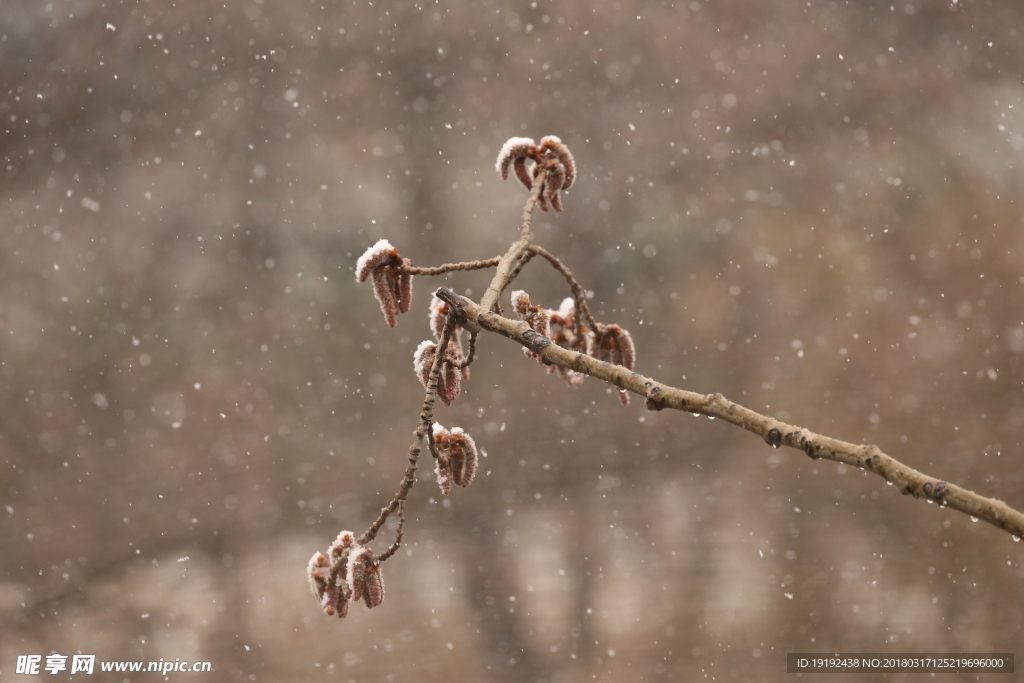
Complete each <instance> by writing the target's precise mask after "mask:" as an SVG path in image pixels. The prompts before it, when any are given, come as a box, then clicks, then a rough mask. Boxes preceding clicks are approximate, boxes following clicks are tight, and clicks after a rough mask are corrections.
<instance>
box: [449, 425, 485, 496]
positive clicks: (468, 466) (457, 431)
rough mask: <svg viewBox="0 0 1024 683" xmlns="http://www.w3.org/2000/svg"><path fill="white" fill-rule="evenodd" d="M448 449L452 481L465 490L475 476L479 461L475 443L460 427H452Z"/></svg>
mask: <svg viewBox="0 0 1024 683" xmlns="http://www.w3.org/2000/svg"><path fill="white" fill-rule="evenodd" d="M449 449H450V456H449V458H450V460H451V468H452V480H453V481H454V482H455V483H456V484H458V485H459V486H461V487H463V488H465V487H467V486H469V485H470V483H471V482H472V481H473V477H474V476H476V470H477V463H478V461H479V459H480V456H479V454H478V452H477V449H476V443H474V442H473V437H471V436H470V435H469V434H467V433H466V432H465V431H464V430H463V429H462V428H461V427H453V428H452V430H451V435H450V437H449Z"/></svg>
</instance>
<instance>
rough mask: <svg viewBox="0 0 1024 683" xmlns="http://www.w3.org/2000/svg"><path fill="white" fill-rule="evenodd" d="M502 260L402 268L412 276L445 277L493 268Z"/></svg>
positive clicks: (405, 265) (403, 266)
mask: <svg viewBox="0 0 1024 683" xmlns="http://www.w3.org/2000/svg"><path fill="white" fill-rule="evenodd" d="M499 260H500V259H499V258H498V257H497V256H495V257H494V258H489V259H484V260H482V261H463V262H461V263H445V264H443V265H440V266H433V267H430V268H427V267H418V266H410V265H409V264H407V263H406V264H403V265H402V266H401V268H402V271H403V272H405V273H409V274H410V275H444V274H445V273H452V272H455V271H459V270H482V269H484V268H493V267H494V266H496V265H498V261H499Z"/></svg>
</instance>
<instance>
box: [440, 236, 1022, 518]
mask: <svg viewBox="0 0 1024 683" xmlns="http://www.w3.org/2000/svg"><path fill="white" fill-rule="evenodd" d="M538 253H539V252H538ZM435 295H436V296H437V297H438V298H440V299H442V300H443V301H445V302H446V303H447V304H448V305H449V306H450V307H451V311H452V315H455V316H456V317H457V319H458V322H459V324H461V325H463V326H464V327H467V328H469V329H477V328H478V329H483V330H486V331H488V332H494V333H497V334H500V335H502V336H504V337H507V338H509V339H511V340H512V341H514V342H517V343H519V344H521V345H522V346H525V347H526V348H528V349H529V350H530V351H533V352H534V353H536V354H537V355H539V356H540V358H541V359H542V360H543V361H544V362H545V363H548V364H553V365H559V366H561V367H563V368H566V369H568V370H575V371H576V372H579V373H583V374H586V375H590V376H592V377H597V378H598V379H603V380H605V381H606V382H610V383H611V384H614V385H615V386H617V387H619V388H620V389H622V390H625V391H630V392H632V393H634V394H637V395H639V396H642V397H644V398H645V399H646V400H647V408H648V409H649V410H662V409H664V408H673V409H676V410H685V411H688V412H691V413H696V414H699V415H707V416H709V417H716V418H719V419H721V420H724V421H725V422H728V423H730V424H734V425H736V426H738V427H742V428H743V429H746V430H747V431H749V432H753V433H754V434H757V435H758V436H760V437H761V438H762V439H764V440H765V442H766V443H768V445H770V446H772V447H774V448H778V447H780V446H789V447H791V448H797V449H799V450H802V451H804V452H805V453H806V454H807V455H808V456H810V457H811V458H814V459H818V458H824V459H826V460H834V461H836V462H841V463H844V464H847V465H852V466H854V467H859V468H861V469H865V470H868V471H869V472H874V473H875V474H877V475H878V476H880V477H882V478H883V479H885V480H886V481H888V482H889V483H891V484H893V485H894V486H896V488H897V489H898V490H899V491H900V492H901V493H903V494H904V495H912V496H914V497H915V498H924V499H926V500H931V501H934V502H936V503H938V504H939V505H940V506H947V507H950V508H953V509H954V510H958V511H960V512H963V513H964V514H967V515H971V516H972V517H977V518H978V519H982V520H985V521H986V522H988V523H989V524H992V525H994V526H997V527H999V528H1000V529H1003V530H1004V531H1007V532H1009V533H1011V534H1013V536H1014V538H1021V537H1022V536H1024V513H1021V512H1019V511H1018V510H1015V509H1013V508H1011V507H1010V506H1008V505H1007V504H1006V503H1005V502H1003V501H1001V500H997V499H995V498H987V497H985V496H982V495H980V494H978V493H975V492H974V491H971V490H969V489H965V488H963V487H961V486H957V485H956V484H951V483H949V482H947V481H944V480H942V479H938V478H936V477H932V476H930V475H927V474H924V473H923V472H920V471H918V470H916V469H914V468H912V467H909V466H907V465H904V464H903V463H901V462H900V461H898V460H896V459H895V458H893V457H891V456H889V455H886V454H885V453H883V452H882V450H881V449H880V448H879V447H878V446H875V445H866V444H859V445H858V444H853V443H849V442H847V441H841V440H839V439H834V438H831V437H828V436H824V435H822V434H817V433H815V432H812V431H810V430H809V429H804V428H803V427H797V426H796V425H791V424H788V423H785V422H782V421H781V420H776V419H775V418H772V417H768V416H766V415H761V414H760V413H757V412H755V411H753V410H750V409H749V408H745V407H743V406H741V405H739V404H738V403H733V402H732V401H730V400H728V399H727V398H725V397H724V396H722V395H721V394H698V393H694V392H692V391H686V390H684V389H678V388H676V387H672V386H669V385H667V384H662V383H661V382H658V381H656V380H653V379H651V378H649V377H645V376H643V375H641V374H639V373H637V372H631V371H629V370H627V369H626V368H624V367H622V366H619V365H612V364H611V363H607V362H602V361H599V360H597V359H595V358H593V357H591V356H588V355H586V354H585V353H582V352H579V351H570V350H568V349H563V348H562V347H560V346H558V345H556V344H554V343H553V342H552V341H551V340H550V339H549V338H547V337H545V336H543V335H540V334H538V333H537V332H535V331H533V330H531V329H530V327H529V326H528V325H527V324H526V323H525V322H523V321H517V320H511V319H509V318H505V317H502V316H500V315H498V314H496V313H493V312H491V311H490V310H488V309H487V308H485V307H483V306H480V305H479V304H476V303H474V302H473V301H472V300H470V299H468V298H466V297H464V296H460V295H458V294H456V293H455V292H453V291H452V290H450V289H448V288H446V287H442V288H440V289H438V290H437V292H436V293H435Z"/></svg>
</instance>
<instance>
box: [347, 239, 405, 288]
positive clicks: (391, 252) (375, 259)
mask: <svg viewBox="0 0 1024 683" xmlns="http://www.w3.org/2000/svg"><path fill="white" fill-rule="evenodd" d="M397 260H398V250H397V249H395V248H394V247H393V246H391V242H388V241H387V240H384V239H382V240H378V241H377V243H376V244H374V245H373V246H372V247H370V248H369V249H367V250H366V251H364V252H363V255H362V256H360V257H359V260H358V261H356V281H357V282H366V278H368V277H370V273H371V272H373V271H374V270H376V269H377V268H380V267H381V266H384V265H389V264H392V263H393V262H395V261H397Z"/></svg>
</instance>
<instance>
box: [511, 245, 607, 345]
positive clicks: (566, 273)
mask: <svg viewBox="0 0 1024 683" xmlns="http://www.w3.org/2000/svg"><path fill="white" fill-rule="evenodd" d="M527 249H529V250H530V252H531V253H534V254H537V255H539V256H543V257H544V258H546V259H547V260H548V261H549V262H550V263H551V265H552V266H554V267H555V270H557V271H558V272H559V273H561V274H562V276H563V277H565V279H566V281H567V282H568V283H569V288H570V289H571V290H572V298H573V299H574V300H575V301H576V310H577V311H578V312H579V313H581V314H582V318H581V317H580V315H577V316H576V325H575V327H576V330H575V331H576V336H577V337H578V338H580V339H582V338H583V318H586V321H587V325H588V326H589V327H590V329H591V330H593V331H595V332H596V331H597V329H598V327H597V321H596V320H594V316H593V315H591V313H590V307H589V306H587V293H586V292H585V291H583V287H582V285H580V283H579V282H577V280H576V278H575V277H573V274H572V271H571V270H569V267H568V266H566V265H565V264H564V263H562V260H561V259H560V258H558V257H557V256H555V255H554V254H552V253H551V252H550V251H548V250H547V249H545V248H544V247H541V246H539V245H536V244H531V245H530V246H529V247H527Z"/></svg>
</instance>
